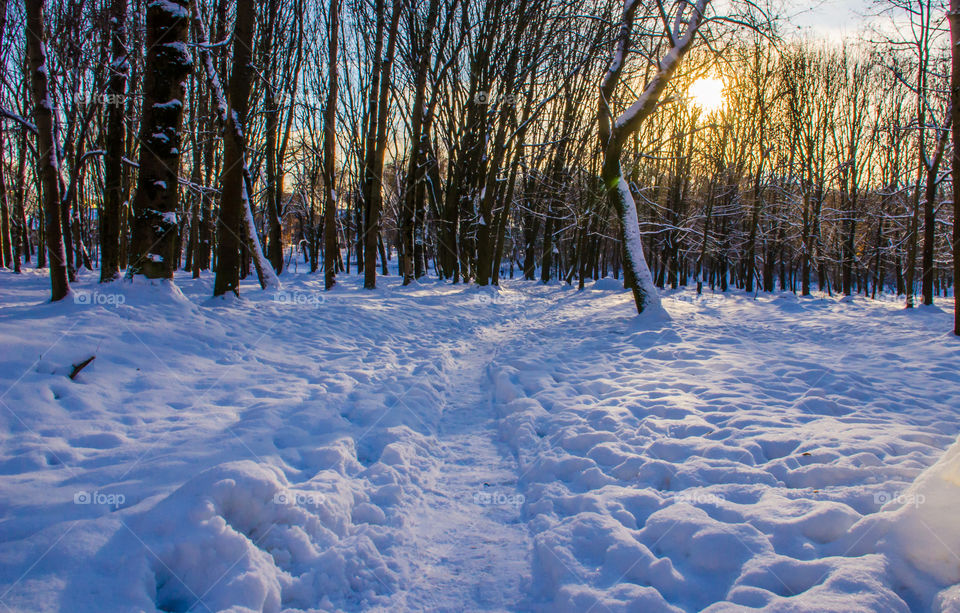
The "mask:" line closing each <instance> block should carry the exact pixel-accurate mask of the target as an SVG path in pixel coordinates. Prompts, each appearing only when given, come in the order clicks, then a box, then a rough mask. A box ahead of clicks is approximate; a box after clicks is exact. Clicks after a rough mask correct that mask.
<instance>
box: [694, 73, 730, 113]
mask: <svg viewBox="0 0 960 613" xmlns="http://www.w3.org/2000/svg"><path fill="white" fill-rule="evenodd" d="M688 93H689V94H690V98H691V99H692V100H693V103H694V104H695V105H697V106H698V107H700V110H702V111H703V112H705V113H712V112H714V111H718V110H720V109H721V108H723V105H724V102H725V100H724V85H723V80H722V79H717V78H714V77H704V78H702V79H697V80H696V81H694V82H693V84H692V85H690V89H689V90H688Z"/></svg>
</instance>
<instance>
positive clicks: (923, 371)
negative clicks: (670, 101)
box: [0, 271, 960, 613]
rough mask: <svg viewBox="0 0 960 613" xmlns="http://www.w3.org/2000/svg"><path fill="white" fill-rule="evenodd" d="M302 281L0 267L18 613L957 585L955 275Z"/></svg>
mask: <svg viewBox="0 0 960 613" xmlns="http://www.w3.org/2000/svg"><path fill="white" fill-rule="evenodd" d="M282 280H283V283H284V287H283V289H282V290H281V292H279V293H276V294H275V293H273V292H261V291H259V290H258V289H255V288H254V286H253V285H250V284H248V285H245V286H244V288H243V299H241V300H235V299H231V300H226V301H223V300H212V299H210V298H209V296H210V294H211V287H212V278H210V277H204V278H201V279H199V280H197V281H194V280H191V279H189V278H186V277H184V278H178V280H177V283H178V287H179V289H176V288H171V287H150V286H145V285H135V286H131V285H129V284H125V283H114V284H110V285H107V286H100V285H98V284H97V283H96V277H95V275H92V274H89V273H88V274H84V275H83V276H82V278H81V281H80V283H78V284H77V285H76V286H75V290H76V294H75V298H73V299H68V300H67V301H65V302H62V303H59V304H46V303H45V300H46V299H47V295H48V291H49V290H48V280H47V278H46V277H45V276H44V275H43V274H42V273H40V272H36V271H28V272H27V273H26V274H24V275H22V276H19V277H17V276H15V275H13V274H11V273H7V272H2V273H0V343H2V347H3V352H2V355H0V611H17V612H20V611H31V612H32V611H78V612H85V611H156V610H161V611H223V610H231V611H235V612H239V611H269V612H275V611H283V610H292V611H304V610H316V611H327V610H348V611H354V610H371V609H373V610H384V611H398V610H411V611H421V610H432V611H462V610H471V611H472V610H510V611H513V610H544V611H580V612H597V613H600V612H603V611H652V612H655V611H699V610H702V609H707V610H709V611H726V610H738V611H742V610H746V609H765V610H770V611H929V610H944V611H960V589H958V588H956V587H954V588H951V586H952V585H954V584H956V583H958V582H960V557H958V554H960V522H958V521H957V519H956V518H957V517H958V511H957V509H958V508H960V447H958V446H953V447H951V446H952V445H953V444H954V442H955V441H956V439H957V434H958V432H960V373H958V372H957V369H958V365H960V359H958V358H960V341H958V340H957V339H956V338H955V337H952V336H951V335H949V334H948V330H949V329H950V324H951V318H952V312H950V311H948V310H947V309H948V308H949V305H948V304H947V302H946V301H944V302H943V303H942V304H941V305H940V307H942V309H941V308H940V307H933V308H919V309H915V310H913V311H912V312H908V311H905V310H904V309H902V308H901V306H900V305H899V303H897V302H893V301H876V302H875V301H870V300H865V299H860V298H857V299H854V300H846V301H844V300H837V299H831V298H821V297H817V298H810V299H800V298H797V297H794V296H792V295H790V294H777V295H774V296H760V297H759V298H758V299H754V297H753V296H745V295H743V294H738V293H730V294H727V295H719V294H708V295H706V296H704V297H702V298H699V299H698V298H696V297H695V296H694V295H693V293H692V292H691V291H680V292H668V293H666V294H665V296H664V307H665V308H666V310H667V312H668V313H669V314H670V316H671V320H670V321H666V322H652V321H647V320H644V319H642V318H637V317H636V316H635V315H634V314H633V307H632V303H631V297H630V295H629V294H628V293H626V292H624V291H623V290H622V289H621V288H620V286H619V283H618V282H616V281H613V280H603V281H600V282H597V283H595V284H593V285H592V286H591V285H588V288H587V289H586V290H585V291H584V292H577V291H575V290H573V289H569V288H566V287H564V286H559V285H551V286H542V285H540V284H536V283H527V282H522V281H506V282H504V287H503V289H502V290H500V291H494V290H492V289H479V288H476V287H467V286H463V285H449V284H442V283H438V282H435V281H432V280H428V281H425V282H423V283H419V284H415V285H413V286H411V287H408V288H402V287H400V286H399V282H398V279H397V278H396V277H388V278H382V279H381V280H380V284H381V286H382V288H381V289H379V290H376V291H374V292H369V291H364V290H362V289H360V282H359V280H358V279H357V278H356V277H349V276H348V277H343V278H342V279H341V284H340V286H338V288H337V289H335V290H334V291H332V292H327V293H325V292H323V291H322V285H321V284H322V278H321V277H320V276H319V275H316V276H308V275H302V274H301V275H297V274H285V275H284V276H283V278H282ZM92 355H95V356H96V359H95V360H94V361H93V362H91V363H90V364H89V365H88V366H87V367H86V368H84V369H83V370H82V371H81V372H80V373H79V375H77V377H76V378H75V380H71V379H70V378H69V377H68V375H69V374H70V372H71V370H72V366H73V365H74V364H79V363H80V362H82V361H83V360H85V359H86V358H88V357H90V356H92ZM945 452H946V453H945Z"/></svg>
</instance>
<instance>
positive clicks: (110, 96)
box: [99, 0, 127, 283]
mask: <svg viewBox="0 0 960 613" xmlns="http://www.w3.org/2000/svg"><path fill="white" fill-rule="evenodd" d="M126 22H127V2H126V0H111V2H110V47H111V56H112V61H111V63H110V82H109V86H108V89H107V99H106V100H105V102H106V106H107V117H106V124H107V125H106V136H105V141H106V155H105V156H104V160H103V166H104V169H103V170H104V176H103V209H102V210H101V212H100V219H99V222H100V282H101V283H104V282H107V281H113V280H114V279H116V278H117V277H119V276H120V209H121V207H122V202H123V192H124V190H123V153H124V140H125V137H126V129H125V126H124V113H123V110H124V93H126V88H127V49H126V32H125V30H126Z"/></svg>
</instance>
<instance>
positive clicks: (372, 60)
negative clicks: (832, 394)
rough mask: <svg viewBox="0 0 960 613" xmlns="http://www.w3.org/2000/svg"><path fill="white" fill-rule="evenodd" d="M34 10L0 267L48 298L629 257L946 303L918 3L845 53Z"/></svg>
mask: <svg viewBox="0 0 960 613" xmlns="http://www.w3.org/2000/svg"><path fill="white" fill-rule="evenodd" d="M33 4H34V3H27V7H23V6H21V5H20V3H13V4H11V5H10V6H4V7H0V8H2V9H3V13H4V15H5V22H4V23H3V62H2V64H3V67H4V75H3V82H2V89H3V91H2V95H3V108H2V114H3V117H4V119H5V125H4V133H3V142H2V143H0V148H2V150H3V152H4V153H3V155H4V169H3V170H4V172H3V175H4V177H3V178H2V179H0V204H2V206H3V209H2V215H3V217H2V219H3V225H2V241H3V264H4V265H5V266H6V267H8V268H11V269H14V270H19V269H20V267H21V266H22V265H23V264H24V263H29V262H30V261H31V259H35V264H36V266H38V267H40V268H44V267H46V266H47V262H48V260H53V264H54V265H53V266H51V275H52V276H53V277H54V292H53V296H54V298H60V297H62V296H63V295H65V292H66V289H65V288H66V287H67V284H68V283H69V280H70V279H73V278H74V277H75V275H76V270H77V269H80V268H86V269H90V270H93V269H94V268H98V269H99V271H100V276H101V280H103V281H104V282H108V281H111V280H113V279H115V278H116V277H117V276H118V275H121V274H126V275H128V276H132V275H143V276H144V277H147V278H171V277H173V276H174V271H183V272H182V273H181V274H186V273H190V274H192V275H193V276H194V277H197V276H198V275H199V274H200V273H201V271H206V270H211V269H213V270H215V271H216V272H217V275H218V276H217V278H218V282H217V286H216V290H215V293H217V294H222V293H224V292H228V291H232V292H237V291H238V280H239V279H241V278H245V277H246V276H247V275H248V274H251V273H252V272H253V271H256V272H257V274H258V278H259V279H260V282H261V285H263V286H264V287H267V286H268V285H270V283H273V282H274V281H273V276H274V275H279V274H280V273H282V271H283V270H284V268H287V267H289V266H291V265H295V266H303V267H309V270H310V271H311V272H313V271H319V270H321V269H322V270H323V274H324V275H325V284H326V287H328V288H329V287H331V286H332V285H333V284H334V283H336V277H337V275H338V274H340V273H344V272H346V273H349V272H350V270H351V268H353V269H354V270H355V271H358V272H359V271H362V272H363V275H364V284H365V286H366V287H368V288H374V287H376V279H377V275H378V274H381V275H382V274H388V272H387V271H388V270H389V267H388V265H387V263H388V262H389V260H391V259H392V258H397V261H398V271H399V274H401V275H402V276H403V279H404V283H409V282H410V281H412V280H415V279H418V278H420V277H422V276H424V275H435V276H437V277H439V278H441V279H449V280H452V281H453V282H464V283H476V284H478V285H481V286H483V285H487V284H493V285H496V284H498V282H499V280H500V278H501V276H502V275H507V276H509V277H511V278H512V277H513V276H515V275H516V276H522V277H523V278H525V279H535V278H538V279H540V280H541V281H543V282H549V281H551V280H553V279H559V280H562V281H563V282H566V283H574V282H577V283H578V285H579V287H580V288H582V287H583V283H584V281H585V280H586V279H599V278H603V277H607V276H612V277H614V278H620V275H621V274H623V275H624V276H625V281H626V282H627V284H628V285H629V284H631V283H632V281H631V279H630V275H631V274H632V272H633V271H632V265H633V264H631V262H633V260H635V259H637V258H638V257H645V258H646V259H647V260H648V261H647V265H648V267H649V270H650V273H651V276H652V284H653V286H655V287H658V288H663V287H666V286H669V287H671V288H674V289H675V288H677V287H678V286H685V285H687V284H688V283H693V284H696V285H697V287H698V288H700V287H702V286H703V285H704V284H708V285H709V286H710V287H711V288H715V287H719V288H720V289H721V290H723V291H726V290H727V289H728V288H738V289H743V290H744V291H747V292H754V291H755V290H756V291H766V292H771V291H774V289H780V290H790V291H793V292H799V293H801V294H803V295H809V294H810V292H811V288H817V289H819V290H821V291H825V292H828V293H838V294H843V295H853V294H863V295H865V296H872V297H876V296H877V294H878V293H879V294H884V293H888V294H889V293H895V294H896V295H897V296H901V297H902V298H903V299H904V301H905V304H906V305H907V306H908V307H909V306H912V305H913V304H914V302H915V301H922V303H923V304H928V305H929V304H932V301H933V296H934V295H939V296H946V295H947V293H948V292H949V291H950V288H951V287H952V286H953V284H954V280H953V274H952V272H953V265H952V261H953V250H952V245H953V240H952V227H953V226H952V218H953V210H952V206H951V205H950V202H951V201H952V196H951V193H950V189H949V188H950V168H951V151H952V146H951V144H950V139H949V136H950V124H951V121H950V119H951V118H950V105H951V102H950V83H949V77H950V57H949V46H948V42H949V33H948V31H947V30H948V28H947V24H946V10H945V8H944V7H943V6H940V5H938V4H937V3H935V2H927V1H920V0H896V1H891V2H887V3H879V4H877V5H876V6H874V7H873V10H874V11H875V12H876V14H877V15H878V16H884V17H887V18H888V19H887V21H888V22H889V24H893V25H892V26H890V25H888V26H886V27H884V26H882V25H881V26H879V27H877V28H876V31H873V32H870V33H867V34H865V35H864V36H863V37H862V38H853V39H850V40H843V41H840V42H837V41H828V40H822V39H817V38H814V37H812V36H810V35H806V36H803V37H800V38H798V37H795V36H792V37H789V36H785V35H784V34H782V32H781V31H783V30H789V27H788V24H787V25H785V24H784V23H782V22H780V21H778V14H777V12H776V9H777V7H773V6H771V7H760V6H759V5H755V4H754V3H743V4H737V3H733V4H732V5H731V6H729V7H727V6H725V7H724V11H723V12H715V11H711V10H708V4H709V3H705V4H703V5H702V6H701V5H699V4H697V5H694V4H692V3H687V2H679V3H675V4H674V5H667V4H663V5H661V4H656V7H657V8H658V9H659V10H653V9H654V8H655V6H654V5H651V6H646V5H641V3H639V2H635V3H633V4H632V5H629V6H627V7H626V8H627V9H628V10H626V11H623V12H622V15H621V9H622V8H623V7H621V6H620V4H618V3H617V2H599V3H597V2H570V1H567V0H564V1H562V2H554V1H552V0H517V2H503V1H501V0H496V1H490V2H483V3H471V2H470V1H469V0H456V1H452V2H441V1H440V0H437V1H435V2H420V3H408V2H404V1H401V0H398V1H396V2H393V3H392V4H390V5H389V6H388V5H387V3H375V4H372V5H371V4H369V3H361V2H356V3H353V4H351V3H346V4H344V3H343V2H342V1H341V0H336V1H335V2H331V3H329V4H326V3H322V2H309V1H307V0H270V1H268V2H265V3H254V2H250V3H236V4H235V5H234V3H229V2H226V0H221V1H218V2H213V3H204V2H194V3H192V4H189V3H186V2H175V1H172V0H171V2H169V3H144V2H139V3H138V2H137V1H136V0H134V1H133V2H127V1H119V0H118V1H116V2H93V1H86V2H65V3H64V2H52V3H48V4H49V5H48V6H45V7H44V6H33ZM25 8H27V9H30V10H29V11H27V10H25ZM35 9H36V10H37V11H39V12H38V13H36V14H34V13H32V12H30V11H33V10H35ZM780 9H781V10H783V7H780ZM881 23H886V22H881ZM618 28H619V30H618ZM894 28H895V29H894ZM34 36H35V37H36V38H34ZM211 41H214V42H211ZM164 50H167V51H164ZM151 51H155V52H156V53H154V54H151ZM161 51H164V52H163V53H161ZM614 51H616V52H617V53H619V54H620V56H612V55H611V53H613V52H614ZM174 52H176V53H179V54H180V56H177V57H174ZM671 52H672V53H674V54H676V56H677V57H676V63H675V64H672V60H673V58H672V57H671V58H670V59H671V62H668V61H667V59H668V57H670V56H669V54H670V53H671ZM38 66H46V67H47V71H46V72H45V76H46V79H35V78H34V76H33V73H36V71H37V67H38ZM38 76H39V75H38ZM40 81H45V82H40ZM601 83H602V86H601ZM695 85H696V86H695ZM697 86H698V87H697ZM698 91H700V92H706V93H705V94H701V95H699V96H698V95H697V92H698ZM241 99H242V100H243V102H237V103H233V101H235V100H237V101H239V100H241ZM37 100H48V101H49V113H50V117H51V119H50V120H45V119H44V118H43V117H41V116H40V115H43V111H45V110H46V109H35V108H34V107H35V106H36V104H37V103H36V101H37ZM170 101H175V102H177V104H176V105H175V106H171V107H170V108H161V107H157V106H156V105H157V104H158V102H162V103H166V102H170ZM637 103H640V105H639V106H637ZM228 109H229V113H228ZM625 112H629V113H631V114H633V115H635V118H632V119H633V121H632V122H631V125H623V126H620V125H617V124H620V123H622V122H623V120H624V119H625V118H626V115H625V114H624V115H621V114H622V113H625ZM614 117H616V119H615V120H614ZM611 121H613V123H614V124H615V126H614V128H615V129H614V130H612V131H611V126H610V123H611ZM45 124H48V125H49V128H47V127H45ZM234 138H236V139H239V140H235V141H231V139H234ZM614 148H615V149H616V152H614V151H613V149H614ZM48 151H54V152H55V153H54V155H55V158H56V159H55V160H51V164H52V165H53V167H54V168H55V169H57V170H58V173H54V174H55V175H58V176H53V177H46V178H45V176H46V175H45V170H44V166H43V164H42V163H41V162H42V161H43V158H44V156H45V155H46V152H48ZM613 159H617V160H618V162H619V164H620V166H621V169H620V170H619V171H617V172H618V173H619V174H618V175H617V176H619V177H620V180H622V181H624V184H625V185H629V188H630V189H629V191H630V194H629V195H630V196H631V198H632V199H633V200H634V201H635V204H636V205H637V206H636V209H637V215H636V217H637V222H636V224H637V226H638V232H639V240H640V241H641V242H642V244H643V251H644V252H645V254H646V255H645V256H642V254H641V256H637V255H634V256H632V257H630V256H629V254H628V252H627V251H624V248H623V247H622V246H621V245H623V244H624V243H623V240H622V239H623V237H624V234H623V232H624V229H623V227H624V223H625V222H629V223H630V224H632V223H633V222H632V221H631V220H632V217H629V218H627V217H624V216H623V215H624V214H625V213H624V212H621V209H623V207H622V206H619V205H618V204H617V202H616V198H614V199H613V200H611V193H610V190H608V185H609V183H610V181H611V179H610V172H611V169H610V168H609V165H610V160H613ZM47 182H50V184H48V183H47ZM618 193H619V192H618V191H616V190H614V191H613V195H616V194H618ZM45 198H51V200H50V201H49V202H47V201H46V200H45ZM54 204H56V206H54ZM46 205H49V206H50V208H51V209H56V210H51V211H50V214H49V215H47V216H45V215H46V213H45V212H44V211H45V208H44V207H45V206H46ZM57 218H59V224H56V223H55V222H56V219H57ZM47 222H49V223H50V224H53V225H57V226H58V227H52V226H51V227H47V225H48V223H47ZM628 230H629V233H630V234H631V235H632V234H633V233H634V230H633V229H632V228H629V229H628ZM61 244H62V252H63V256H64V257H63V258H62V260H61V258H60V256H59V255H58V254H60V253H61V247H60V245H61ZM634 253H635V252H634ZM49 254H54V256H55V257H51V256H50V255H49ZM328 254H329V256H328ZM625 255H628V257H624V256H625ZM161 258H162V259H161ZM61 261H62V263H63V266H62V267H61V266H60V265H59V263H60V262H61ZM61 268H62V269H63V270H62V271H61V270H60V269H61ZM268 268H269V269H272V270H273V273H274V274H271V273H270V270H268ZM58 271H59V272H58ZM698 291H699V289H698Z"/></svg>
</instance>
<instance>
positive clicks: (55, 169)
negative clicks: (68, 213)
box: [26, 0, 70, 301]
mask: <svg viewBox="0 0 960 613" xmlns="http://www.w3.org/2000/svg"><path fill="white" fill-rule="evenodd" d="M26 14H27V28H26V39H27V56H28V61H29V65H30V76H31V78H30V82H31V86H32V88H33V105H34V107H33V109H34V110H33V118H34V122H35V123H36V127H37V159H38V163H39V170H38V174H39V175H40V183H41V186H42V188H43V231H44V234H45V239H46V246H47V255H48V256H49V260H50V285H51V289H52V294H51V300H53V301H57V300H60V299H62V298H64V297H65V296H67V295H68V294H69V293H70V284H69V281H68V280H67V255H66V251H65V249H64V245H63V235H62V234H61V232H62V223H61V219H60V160H59V157H58V155H57V146H56V143H55V142H54V138H53V130H54V128H53V117H54V112H53V103H52V102H51V99H50V92H49V83H48V74H47V51H46V45H45V43H44V32H45V30H44V24H43V0H27V2H26Z"/></svg>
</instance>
